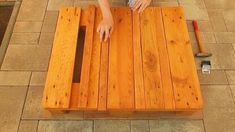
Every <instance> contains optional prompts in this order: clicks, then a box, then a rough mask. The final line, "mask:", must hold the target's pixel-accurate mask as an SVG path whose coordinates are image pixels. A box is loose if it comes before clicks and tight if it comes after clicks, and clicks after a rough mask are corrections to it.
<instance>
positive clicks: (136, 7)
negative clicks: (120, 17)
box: [133, 2, 142, 11]
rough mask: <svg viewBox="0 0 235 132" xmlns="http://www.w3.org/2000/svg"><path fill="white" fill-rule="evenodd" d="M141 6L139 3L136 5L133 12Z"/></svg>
mask: <svg viewBox="0 0 235 132" xmlns="http://www.w3.org/2000/svg"><path fill="white" fill-rule="evenodd" d="M141 5H142V3H141V2H139V3H138V4H137V5H135V6H134V9H133V10H134V11H135V10H137V9H139V8H140V6H141Z"/></svg>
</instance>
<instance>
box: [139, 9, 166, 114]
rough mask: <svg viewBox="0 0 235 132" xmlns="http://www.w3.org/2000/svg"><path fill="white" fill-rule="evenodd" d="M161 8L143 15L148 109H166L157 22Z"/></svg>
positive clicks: (144, 67) (143, 44)
mask: <svg viewBox="0 0 235 132" xmlns="http://www.w3.org/2000/svg"><path fill="white" fill-rule="evenodd" d="M158 19H161V10H160V8H156V9H155V8H153V7H150V8H147V9H146V10H145V11H144V12H143V14H142V15H141V36H142V41H141V42H142V56H143V73H144V86H145V99H146V109H148V110H156V109H162V108H164V98H163V88H162V82H161V69H160V60H159V47H158V45H159V43H158V40H157V28H158V25H157V23H156V21H157V20H158Z"/></svg>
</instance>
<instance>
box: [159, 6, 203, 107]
mask: <svg viewBox="0 0 235 132" xmlns="http://www.w3.org/2000/svg"><path fill="white" fill-rule="evenodd" d="M162 13H163V22H164V27H165V35H166V40H167V49H168V55H169V60H170V67H171V75H172V82H173V88H174V95H175V100H176V102H175V105H176V109H177V110H182V109H188V110H189V109H200V108H201V107H202V97H201V92H200V85H199V81H198V76H197V71H196V66H195V62H194V56H193V52H192V47H191V44H190V39H189V36H188V31H187V25H186V22H185V17H184V13H183V9H182V8H178V7H177V8H162Z"/></svg>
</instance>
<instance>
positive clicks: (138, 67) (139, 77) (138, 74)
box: [133, 11, 145, 110]
mask: <svg viewBox="0 0 235 132" xmlns="http://www.w3.org/2000/svg"><path fill="white" fill-rule="evenodd" d="M133 52H134V77H135V108H136V109H137V110H145V89H144V82H143V61H142V51H141V31H140V16H139V13H138V12H137V11H136V12H133Z"/></svg>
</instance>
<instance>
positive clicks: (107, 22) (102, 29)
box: [97, 17, 114, 42]
mask: <svg viewBox="0 0 235 132" xmlns="http://www.w3.org/2000/svg"><path fill="white" fill-rule="evenodd" d="M113 25H114V24H113V18H112V17H108V18H104V19H103V20H102V21H101V22H100V24H99V26H98V27H97V32H98V33H99V34H100V42H102V41H103V40H104V41H105V42H106V41H107V40H108V38H109V37H110V34H111V33H112V31H113Z"/></svg>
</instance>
